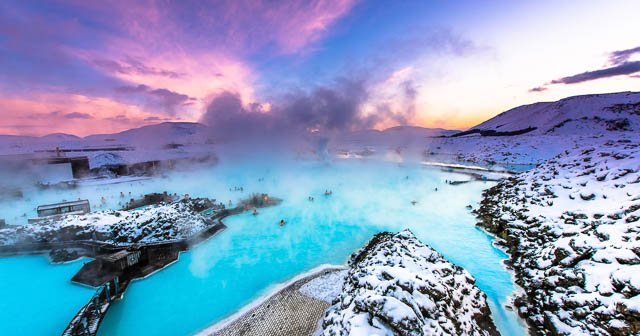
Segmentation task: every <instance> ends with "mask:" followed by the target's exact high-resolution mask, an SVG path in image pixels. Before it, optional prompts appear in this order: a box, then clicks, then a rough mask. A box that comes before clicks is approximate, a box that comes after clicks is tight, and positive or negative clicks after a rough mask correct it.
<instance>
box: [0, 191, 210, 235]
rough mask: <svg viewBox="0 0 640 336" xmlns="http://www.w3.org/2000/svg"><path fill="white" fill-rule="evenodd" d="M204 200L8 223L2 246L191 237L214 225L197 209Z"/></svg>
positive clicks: (3, 232)
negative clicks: (69, 241)
mask: <svg viewBox="0 0 640 336" xmlns="http://www.w3.org/2000/svg"><path fill="white" fill-rule="evenodd" d="M201 201H202V200H201V199H183V200H180V201H177V202H173V203H162V204H159V205H155V206H149V207H145V208H142V209H138V210H129V211H116V210H104V211H96V212H92V213H88V214H84V215H67V216H64V217H62V218H61V219H59V220H49V221H46V222H43V223H36V224H27V225H12V226H7V227H5V228H2V229H0V245H10V244H15V243H32V242H41V241H63V240H65V239H73V240H98V241H103V242H107V243H112V244H121V245H128V244H134V243H139V242H157V241H169V240H175V239H183V238H189V237H191V236H193V235H195V234H197V233H199V232H200V231H202V230H204V229H207V228H208V227H209V226H210V221H209V220H208V218H207V217H205V215H203V214H201V213H199V212H198V211H196V210H195V207H196V206H198V202H201Z"/></svg>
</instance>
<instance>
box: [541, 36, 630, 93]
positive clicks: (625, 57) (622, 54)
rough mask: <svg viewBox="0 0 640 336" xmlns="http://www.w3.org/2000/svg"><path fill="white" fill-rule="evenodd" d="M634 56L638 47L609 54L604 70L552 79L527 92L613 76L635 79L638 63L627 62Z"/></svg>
mask: <svg viewBox="0 0 640 336" xmlns="http://www.w3.org/2000/svg"><path fill="white" fill-rule="evenodd" d="M634 54H640V47H636V48H631V49H625V50H617V51H612V52H610V53H609V59H608V64H609V66H608V67H606V68H604V69H599V70H592V71H585V72H583V73H579V74H577V75H571V76H566V77H562V78H558V79H554V80H552V81H550V82H549V83H546V84H544V85H543V86H540V87H536V88H533V89H530V90H529V92H541V91H544V90H546V89H547V88H546V86H548V85H551V84H576V83H583V82H588V81H592V80H596V79H602V78H609V77H615V76H624V75H627V76H629V77H633V78H636V77H637V75H634V74H635V73H637V72H640V61H629V59H630V58H631V56H633V55H634Z"/></svg>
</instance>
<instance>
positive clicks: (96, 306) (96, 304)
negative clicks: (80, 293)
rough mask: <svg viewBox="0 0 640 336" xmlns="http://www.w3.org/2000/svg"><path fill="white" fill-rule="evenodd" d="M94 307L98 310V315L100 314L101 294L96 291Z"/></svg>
mask: <svg viewBox="0 0 640 336" xmlns="http://www.w3.org/2000/svg"><path fill="white" fill-rule="evenodd" d="M93 308H94V309H95V311H96V316H98V317H99V316H100V294H99V293H98V292H96V293H95V294H94V295H93Z"/></svg>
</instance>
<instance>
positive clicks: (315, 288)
mask: <svg viewBox="0 0 640 336" xmlns="http://www.w3.org/2000/svg"><path fill="white" fill-rule="evenodd" d="M346 276H347V271H338V272H331V273H329V274H325V275H322V276H319V277H317V278H315V279H313V280H311V281H309V282H307V283H306V284H304V285H302V287H300V289H299V291H300V293H302V294H304V295H307V296H309V297H312V298H315V299H318V300H322V301H326V302H329V303H331V302H332V301H333V300H334V299H335V298H337V297H338V295H339V294H340V293H341V292H342V283H343V282H344V278H345V277H346Z"/></svg>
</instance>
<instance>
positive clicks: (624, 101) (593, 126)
mask: <svg viewBox="0 0 640 336" xmlns="http://www.w3.org/2000/svg"><path fill="white" fill-rule="evenodd" d="M638 102H640V93H638V92H619V93H610V94H594V95H583V96H574V97H569V98H565V99H561V100H559V101H556V102H544V103H535V104H531V105H524V106H520V107H516V108H514V109H511V110H509V111H506V112H503V113H501V114H499V115H497V116H496V117H494V118H491V119H489V120H487V121H485V122H483V123H481V124H479V125H478V126H475V127H473V128H474V129H482V130H495V131H498V132H507V131H518V130H522V129H526V128H528V127H536V128H537V129H536V130H534V131H532V132H531V134H536V135H541V134H555V135H569V134H572V135H576V134H583V135H592V134H594V133H603V132H604V133H606V132H607V131H611V130H613V128H616V127H615V125H613V124H614V123H612V121H622V120H625V119H626V120H627V122H628V123H629V125H627V126H626V127H621V128H626V129H627V130H628V131H636V132H637V131H639V130H640V105H638Z"/></svg>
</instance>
